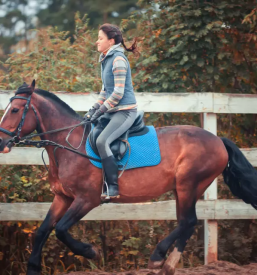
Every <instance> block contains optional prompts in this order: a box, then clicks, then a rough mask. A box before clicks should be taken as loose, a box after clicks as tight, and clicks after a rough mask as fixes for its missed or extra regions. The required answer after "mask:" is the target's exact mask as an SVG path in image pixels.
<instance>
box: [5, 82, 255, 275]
mask: <svg viewBox="0 0 257 275" xmlns="http://www.w3.org/2000/svg"><path fill="white" fill-rule="evenodd" d="M18 91H19V92H17V91H16V93H15V96H14V97H12V98H11V101H10V103H9V104H8V106H7V108H6V110H5V113H4V115H3V117H2V119H1V122H0V132H1V133H0V152H1V153H9V152H10V150H11V148H12V146H13V144H14V143H12V142H10V141H11V140H13V138H15V139H16V143H19V140H21V139H22V137H26V136H27V135H29V134H31V133H33V132H34V131H35V130H37V132H38V133H41V134H40V138H41V140H50V141H52V142H54V143H56V144H60V145H63V146H65V144H66V143H65V138H66V136H67V134H68V131H69V130H68V129H66V128H65V127H67V126H70V125H75V124H76V125H78V124H81V125H80V126H78V127H76V128H75V129H74V131H73V133H72V135H71V136H70V142H71V143H72V144H73V145H74V146H75V144H76V145H78V144H80V141H81V137H82V136H83V134H84V136H85V138H84V140H83V141H82V146H81V147H80V148H79V149H78V152H79V153H81V154H84V153H85V142H86V138H87V136H88V134H89V133H90V130H91V124H90V123H87V124H86V126H85V124H84V126H83V125H82V122H83V118H82V117H81V116H79V115H78V114H77V113H76V112H75V111H74V110H73V109H72V108H70V107H69V106H68V105H67V104H66V103H65V102H63V101H62V100H61V99H60V98H58V97H57V96H56V95H55V94H53V93H50V92H48V91H45V90H41V89H36V88H35V80H33V82H32V83H31V84H30V85H26V88H25V89H24V90H18ZM54 129H62V131H57V132H55V131H53V130H54ZM49 131H50V132H49ZM156 133H157V136H158V140H159V147H160V152H161V162H160V164H158V165H156V166H152V167H142V168H136V169H130V170H126V171H125V173H124V174H123V176H122V177H121V178H120V179H119V188H120V198H116V199H113V200H112V202H114V203H134V202H145V201H149V200H151V199H153V198H156V197H158V196H160V195H162V194H163V193H165V192H168V191H173V193H174V195H175V199H176V213H177V221H178V226H177V227H176V228H175V229H174V231H172V232H171V233H170V234H169V235H168V236H166V237H165V238H164V239H163V240H162V241H160V242H159V243H158V244H157V246H156V248H155V249H154V251H153V253H152V255H151V257H150V259H149V262H148V268H152V269H157V268H161V270H160V271H159V273H158V274H159V275H164V274H174V272H175V267H176V265H177V263H178V262H179V259H180V255H181V253H182V252H183V251H184V249H185V246H186V244H187V241H188V240H189V239H190V237H191V236H192V234H193V232H194V227H195V225H196V224H197V216H196V202H197V200H198V199H200V198H201V197H202V195H203V193H204V191H205V190H206V189H207V188H208V186H209V185H210V184H211V183H212V182H213V180H214V179H215V178H216V177H217V176H218V175H220V174H221V173H222V174H223V176H224V180H225V182H226V184H227V185H228V186H229V187H230V189H231V191H232V192H233V194H234V195H236V196H238V197H239V198H241V199H243V200H244V201H245V202H246V203H249V204H251V205H252V206H253V207H254V208H255V209H257V173H256V170H255V169H254V168H253V167H252V165H251V164H250V163H249V162H248V161H247V160H246V158H245V157H244V155H243V154H242V153H241V151H240V150H239V148H238V147H237V146H236V145H235V144H234V143H233V142H232V141H231V140H229V139H227V138H219V137H217V136H215V135H213V134H212V133H210V132H208V131H206V130H204V129H202V128H199V127H195V126H190V125H181V126H169V127H160V128H156ZM45 149H46V151H47V153H48V156H49V182H50V185H51V190H52V192H53V193H54V199H53V202H52V204H51V207H50V209H49V211H48V213H47V215H46V217H45V219H44V221H43V223H42V224H41V226H40V228H39V229H38V230H37V233H36V236H35V242H34V246H33V250H32V252H31V255H30V257H29V260H28V265H27V275H39V274H40V270H41V252H42V247H43V245H44V243H45V242H46V240H47V238H48V236H49V234H50V233H51V231H52V230H53V229H54V228H55V232H56V236H57V238H58V239H59V240H60V241H62V242H63V243H64V244H65V245H66V246H68V248H69V249H70V250H71V251H72V252H73V253H74V254H75V255H81V256H84V257H85V258H87V259H97V258H98V257H99V251H98V249H97V247H95V246H93V245H91V244H88V243H82V242H80V241H79V240H75V239H73V238H72V236H71V235H70V234H69V233H68V230H69V228H70V227H72V226H73V225H74V224H75V223H77V222H78V221H79V220H80V219H81V218H82V217H84V216H85V215H86V214H87V213H89V212H90V211H91V210H92V209H93V208H95V207H97V206H99V205H100V204H101V203H102V202H101V199H100V195H101V191H102V171H101V169H99V168H97V167H95V166H94V165H92V164H91V163H90V161H89V159H87V158H85V157H83V156H82V155H81V154H80V155H79V154H74V152H72V151H68V150H64V149H58V150H56V151H54V150H55V149H54V148H53V146H51V145H47V144H46V145H45ZM57 164H58V165H57ZM173 244H174V249H173V251H172V252H171V253H170V255H169V256H168V258H167V259H166V254H167V252H168V250H169V248H170V247H171V246H172V245H173Z"/></svg>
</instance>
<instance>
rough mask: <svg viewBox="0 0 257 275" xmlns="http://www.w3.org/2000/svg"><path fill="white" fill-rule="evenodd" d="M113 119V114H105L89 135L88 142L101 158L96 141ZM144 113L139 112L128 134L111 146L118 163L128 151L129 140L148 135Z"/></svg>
mask: <svg viewBox="0 0 257 275" xmlns="http://www.w3.org/2000/svg"><path fill="white" fill-rule="evenodd" d="M111 117H112V114H111V113H105V114H103V115H102V116H101V117H100V118H99V119H98V120H97V123H96V126H95V127H94V128H93V130H91V132H90V134H89V135H88V141H89V143H90V145H91V147H92V149H93V151H94V153H95V154H96V155H97V156H99V153H98V150H97V147H96V140H97V138H98V136H99V135H100V134H101V132H102V131H103V130H104V128H105V127H106V126H107V125H108V123H109V122H110V120H111ZM143 117H144V111H138V112H137V117H136V119H135V121H134V123H133V125H132V126H131V127H130V128H129V130H128V131H127V132H125V133H124V134H123V135H121V136H120V137H119V138H118V139H116V140H114V141H113V142H112V143H111V145H110V148H111V151H112V153H113V155H114V157H115V158H116V159H117V161H120V160H121V159H122V158H123V157H124V155H125V154H126V152H127V150H128V138H129V137H132V136H142V135H145V134H147V133H148V131H149V129H148V128H147V127H146V126H145V123H144V120H143Z"/></svg>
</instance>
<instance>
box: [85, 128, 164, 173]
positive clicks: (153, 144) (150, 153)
mask: <svg viewBox="0 0 257 275" xmlns="http://www.w3.org/2000/svg"><path fill="white" fill-rule="evenodd" d="M146 127H148V128H149V132H148V133H147V134H145V135H143V136H134V137H129V138H128V142H129V143H130V147H131V154H130V158H129V161H128V164H127V166H126V169H125V170H127V169H133V168H139V167H146V166H155V165H158V164H159V163H160V162H161V153H160V147H159V142H158V138H157V134H156V131H155V128H154V127H153V126H146ZM86 152H87V154H88V155H89V156H91V157H94V158H97V159H100V157H98V156H97V155H96V154H95V153H94V151H93V149H92V147H91V145H90V142H89V140H88V139H87V142H86ZM128 157H129V150H127V152H126V154H125V156H124V157H123V158H122V159H121V160H120V161H118V164H119V165H121V166H122V167H120V168H119V169H120V170H122V169H123V167H124V165H125V164H126V163H127V160H128ZM90 161H91V163H92V164H93V165H95V166H96V167H98V168H102V163H100V162H97V161H93V160H91V159H90Z"/></svg>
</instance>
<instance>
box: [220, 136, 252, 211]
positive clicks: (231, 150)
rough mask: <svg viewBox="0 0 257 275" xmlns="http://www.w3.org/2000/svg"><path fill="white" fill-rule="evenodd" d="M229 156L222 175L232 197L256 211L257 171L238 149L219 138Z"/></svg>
mask: <svg viewBox="0 0 257 275" xmlns="http://www.w3.org/2000/svg"><path fill="white" fill-rule="evenodd" d="M221 140H222V141H223V143H224V145H225V147H226V149H227V151H228V155H229V162H228V166H227V167H226V169H225V170H224V171H223V173H222V175H223V177H224V181H225V183H226V184H227V185H228V186H229V188H230V190H231V192H232V193H233V195H235V196H237V197H238V198H240V199H242V200H243V201H244V202H245V203H249V204H251V205H252V206H253V207H254V208H255V209H257V170H256V169H255V168H254V167H253V166H252V165H251V163H250V162H249V161H248V160H247V159H246V157H245V156H244V155H243V153H242V152H241V151H240V150H239V148H238V147H237V146H236V145H235V144H234V143H233V142H232V141H231V140H229V139H227V138H221Z"/></svg>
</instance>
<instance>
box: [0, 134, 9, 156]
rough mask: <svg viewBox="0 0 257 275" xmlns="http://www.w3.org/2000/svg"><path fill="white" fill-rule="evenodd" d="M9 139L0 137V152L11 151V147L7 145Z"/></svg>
mask: <svg viewBox="0 0 257 275" xmlns="http://www.w3.org/2000/svg"><path fill="white" fill-rule="evenodd" d="M9 141H10V139H3V138H1V137H0V153H4V154H6V153H9V152H10V151H11V147H10V146H8V143H9Z"/></svg>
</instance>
